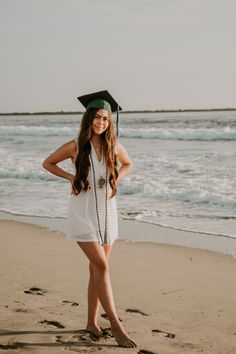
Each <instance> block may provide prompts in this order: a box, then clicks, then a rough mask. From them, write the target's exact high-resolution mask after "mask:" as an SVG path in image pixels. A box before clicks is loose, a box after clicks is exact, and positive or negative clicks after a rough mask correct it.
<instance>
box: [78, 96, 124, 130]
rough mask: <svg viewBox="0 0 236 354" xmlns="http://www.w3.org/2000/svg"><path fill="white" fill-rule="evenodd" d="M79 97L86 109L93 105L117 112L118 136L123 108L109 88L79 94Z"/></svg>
mask: <svg viewBox="0 0 236 354" xmlns="http://www.w3.org/2000/svg"><path fill="white" fill-rule="evenodd" d="M77 98H78V100H79V101H80V103H82V105H83V106H84V107H85V108H86V109H88V108H91V107H93V108H104V109H107V110H108V111H109V112H111V113H112V112H117V117H116V131H117V136H118V124H119V111H121V110H122V108H121V107H120V106H119V104H118V103H117V102H116V101H115V100H114V98H113V97H112V96H111V95H110V93H109V92H108V91H107V90H105V91H98V92H93V93H90V94H88V95H83V96H79V97H77Z"/></svg>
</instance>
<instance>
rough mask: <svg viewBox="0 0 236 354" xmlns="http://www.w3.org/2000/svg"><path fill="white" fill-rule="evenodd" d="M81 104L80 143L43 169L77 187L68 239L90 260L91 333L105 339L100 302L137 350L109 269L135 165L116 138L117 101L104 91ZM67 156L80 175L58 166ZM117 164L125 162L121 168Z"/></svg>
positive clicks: (123, 340)
mask: <svg viewBox="0 0 236 354" xmlns="http://www.w3.org/2000/svg"><path fill="white" fill-rule="evenodd" d="M104 92H105V93H106V95H105V98H106V99H104ZM84 97H85V98H86V99H85V101H84V100H83V98H84ZM79 100H80V101H81V102H82V103H83V104H84V105H85V107H86V112H85V114H84V116H83V118H82V122H81V128H80V133H79V136H78V139H75V140H71V141H69V142H68V143H66V144H64V145H63V146H61V147H60V148H59V149H57V150H56V151H55V152H53V153H52V154H51V155H50V156H49V157H48V158H46V160H45V161H44V162H43V167H44V168H45V169H47V170H48V171H49V172H51V173H53V174H54V175H56V176H59V177H62V178H66V179H68V180H69V181H70V182H71V185H72V192H71V193H72V195H71V199H70V202H69V208H68V224H69V225H68V226H69V231H68V235H67V238H68V239H71V240H76V241H77V243H78V245H79V246H80V248H81V249H82V251H83V252H84V253H85V255H86V256H87V258H88V260H89V272H90V278H89V283H88V320H87V326H86V330H87V331H88V332H91V333H93V334H94V335H95V336H97V337H101V336H102V331H101V328H100V327H99V326H98V324H97V316H98V310H99V303H101V305H102V307H103V308H104V310H105V312H106V314H107V316H108V319H109V320H110V323H111V331H112V334H113V336H114V337H115V339H116V341H117V343H118V344H119V346H122V347H135V346H136V343H135V342H134V341H133V340H132V339H131V338H130V337H129V336H128V335H127V334H126V332H125V330H124V328H123V326H122V324H121V323H120V321H119V318H118V315H117V312H116V308H115V303H114V298H113V293H112V288H111V282H110V276H109V266H108V258H109V255H110V253H111V250H112V245H113V243H114V241H115V239H116V238H117V237H118V235H117V210H116V199H115V194H116V192H117V182H118V181H119V180H120V179H121V178H122V177H123V176H125V175H126V174H127V172H129V171H130V169H131V165H132V162H131V160H130V158H129V156H128V154H127V152H126V150H125V148H124V147H123V146H122V144H121V143H119V142H118V141H116V138H115V135H114V130H113V123H112V114H111V113H112V111H114V110H116V109H117V103H116V102H115V101H114V99H113V98H112V97H111V96H110V94H109V93H108V92H107V91H102V92H98V93H94V94H91V95H86V96H81V97H79ZM118 108H119V106H118ZM68 158H70V159H71V160H72V163H73V164H74V171H75V175H73V174H71V173H69V172H67V171H65V170H63V169H62V168H60V167H59V166H58V165H57V164H58V163H59V162H61V161H63V160H65V159H68ZM117 161H118V162H119V163H120V168H119V169H118V170H117V167H116V166H117Z"/></svg>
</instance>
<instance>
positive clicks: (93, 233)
mask: <svg viewBox="0 0 236 354" xmlns="http://www.w3.org/2000/svg"><path fill="white" fill-rule="evenodd" d="M75 142H76V145H77V151H78V141H77V139H75ZM90 143H91V155H92V159H93V165H94V172H95V182H96V192H97V204H98V214H99V220H100V230H101V235H102V237H104V233H105V201H106V187H105V186H103V188H99V185H98V180H99V178H100V177H101V176H102V177H103V178H105V176H106V162H105V158H104V156H103V158H102V160H101V161H99V160H98V157H97V154H96V151H95V148H94V146H93V144H92V142H90ZM73 168H74V171H75V166H74V164H73ZM88 182H89V187H90V189H89V190H88V191H87V192H81V193H80V194H78V195H73V194H72V195H71V197H70V200H69V205H68V213H67V235H66V239H67V240H76V241H80V242H95V241H97V242H98V243H99V244H102V243H103V242H102V240H101V237H100V233H99V229H98V221H97V214H96V206H95V194H94V182H93V171H92V169H91V167H90V169H89V174H88ZM107 188H108V200H107V244H109V245H112V244H113V242H114V241H115V240H116V239H117V238H118V219H117V205H116V196H114V197H112V198H111V197H110V195H111V187H110V185H109V183H108V187H107Z"/></svg>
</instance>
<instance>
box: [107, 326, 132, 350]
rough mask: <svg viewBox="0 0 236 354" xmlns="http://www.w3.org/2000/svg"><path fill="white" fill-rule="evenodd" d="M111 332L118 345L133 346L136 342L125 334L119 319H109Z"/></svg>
mask: <svg viewBox="0 0 236 354" xmlns="http://www.w3.org/2000/svg"><path fill="white" fill-rule="evenodd" d="M110 322H111V333H112V334H113V336H114V337H115V340H116V341H117V343H118V344H119V346H120V347H125V348H135V347H137V344H136V343H135V342H134V341H133V340H132V339H131V338H130V337H129V336H128V335H127V334H126V332H125V330H124V328H123V326H122V324H121V323H120V321H119V320H117V319H114V320H111V321H110Z"/></svg>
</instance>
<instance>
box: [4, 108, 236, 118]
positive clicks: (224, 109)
mask: <svg viewBox="0 0 236 354" xmlns="http://www.w3.org/2000/svg"><path fill="white" fill-rule="evenodd" d="M225 111H236V108H199V109H197V108H190V109H153V110H147V109H145V110H132V111H130V110H127V111H122V113H182V112H183V113H184V112H225ZM83 113H84V112H83V111H76V112H72V111H57V112H11V113H0V116H27V115H30V116H31V115H32V116H42V115H68V114H83Z"/></svg>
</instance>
